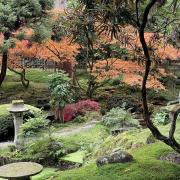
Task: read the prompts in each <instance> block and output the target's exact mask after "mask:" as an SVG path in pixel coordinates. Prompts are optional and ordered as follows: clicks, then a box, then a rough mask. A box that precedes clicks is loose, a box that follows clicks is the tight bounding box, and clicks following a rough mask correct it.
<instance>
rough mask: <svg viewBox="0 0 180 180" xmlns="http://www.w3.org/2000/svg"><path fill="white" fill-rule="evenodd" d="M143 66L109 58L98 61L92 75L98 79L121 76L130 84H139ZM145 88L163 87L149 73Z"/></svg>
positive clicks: (140, 83)
mask: <svg viewBox="0 0 180 180" xmlns="http://www.w3.org/2000/svg"><path fill="white" fill-rule="evenodd" d="M143 72H144V67H143V66H142V65H139V64H138V63H137V62H132V61H123V60H121V59H115V58H111V59H108V60H101V61H98V62H97V63H96V64H95V65H94V68H93V71H92V75H94V76H97V77H98V79H97V80H98V81H103V80H105V79H109V78H116V77H118V76H121V75H122V77H123V79H122V81H123V82H124V83H126V84H128V85H130V86H134V85H137V86H141V85H142V79H143ZM147 88H152V89H165V87H164V86H163V85H162V84H161V83H160V82H159V81H158V80H157V77H156V78H155V77H154V76H152V75H150V76H149V79H148V83H147Z"/></svg>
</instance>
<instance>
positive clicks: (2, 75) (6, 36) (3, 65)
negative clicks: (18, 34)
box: [0, 32, 10, 86]
mask: <svg viewBox="0 0 180 180" xmlns="http://www.w3.org/2000/svg"><path fill="white" fill-rule="evenodd" d="M9 38H10V33H9V32H7V33H4V40H8V39H9ZM7 67H8V51H5V52H3V54H2V63H1V73H0V86H1V85H2V83H3V81H4V79H5V77H6V72H7Z"/></svg>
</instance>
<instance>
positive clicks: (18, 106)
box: [9, 100, 29, 146]
mask: <svg viewBox="0 0 180 180" xmlns="http://www.w3.org/2000/svg"><path fill="white" fill-rule="evenodd" d="M27 111H29V109H28V108H27V107H25V105H24V101H23V100H18V101H12V104H11V107H10V109H9V112H10V113H12V114H13V116H14V132H15V134H14V144H15V146H18V145H19V144H21V140H20V138H19V131H20V127H21V125H22V124H23V113H24V112H27Z"/></svg>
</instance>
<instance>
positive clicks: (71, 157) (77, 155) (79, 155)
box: [61, 151, 86, 164]
mask: <svg viewBox="0 0 180 180" xmlns="http://www.w3.org/2000/svg"><path fill="white" fill-rule="evenodd" d="M85 153H86V151H77V152H74V153H71V154H68V155H66V156H64V157H62V158H61V160H64V161H70V162H75V163H79V164H83V159H84V156H85Z"/></svg>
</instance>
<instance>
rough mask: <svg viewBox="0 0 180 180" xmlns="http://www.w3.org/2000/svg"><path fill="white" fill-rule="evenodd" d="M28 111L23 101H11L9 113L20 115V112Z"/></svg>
mask: <svg viewBox="0 0 180 180" xmlns="http://www.w3.org/2000/svg"><path fill="white" fill-rule="evenodd" d="M27 111H29V109H28V108H27V107H26V106H25V105H24V101H23V100H14V101H12V104H11V107H10V109H9V112H11V113H21V112H27Z"/></svg>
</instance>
